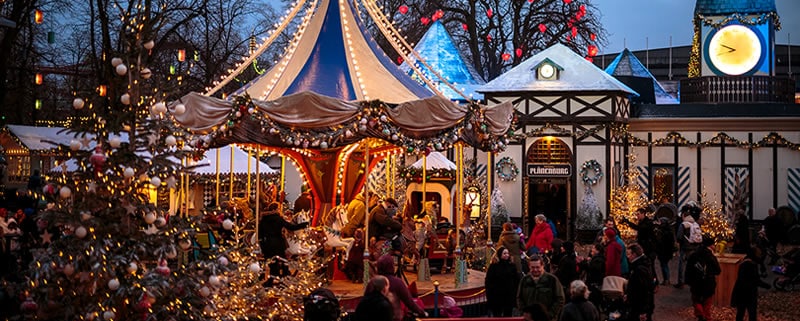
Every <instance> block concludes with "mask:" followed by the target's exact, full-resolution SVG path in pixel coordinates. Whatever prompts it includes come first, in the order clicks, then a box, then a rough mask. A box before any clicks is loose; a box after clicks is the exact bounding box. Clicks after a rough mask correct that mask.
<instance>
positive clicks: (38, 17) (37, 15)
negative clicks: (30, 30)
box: [33, 9, 44, 25]
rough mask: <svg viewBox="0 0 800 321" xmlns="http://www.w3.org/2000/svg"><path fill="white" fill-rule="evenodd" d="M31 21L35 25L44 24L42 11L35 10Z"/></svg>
mask: <svg viewBox="0 0 800 321" xmlns="http://www.w3.org/2000/svg"><path fill="white" fill-rule="evenodd" d="M33 21H34V22H36V24H37V25H38V24H41V23H42V22H44V13H43V12H42V10H39V9H36V10H35V11H34V12H33Z"/></svg>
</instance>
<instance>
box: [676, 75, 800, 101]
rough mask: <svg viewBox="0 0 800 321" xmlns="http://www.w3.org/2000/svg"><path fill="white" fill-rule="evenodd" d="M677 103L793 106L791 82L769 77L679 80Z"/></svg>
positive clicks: (711, 77)
mask: <svg viewBox="0 0 800 321" xmlns="http://www.w3.org/2000/svg"><path fill="white" fill-rule="evenodd" d="M680 93H681V103H684V104H685V103H755V102H770V103H793V102H794V93H795V80H794V79H792V78H786V77H770V76H735V77H719V76H706V77H695V78H686V79H683V80H681V89H680Z"/></svg>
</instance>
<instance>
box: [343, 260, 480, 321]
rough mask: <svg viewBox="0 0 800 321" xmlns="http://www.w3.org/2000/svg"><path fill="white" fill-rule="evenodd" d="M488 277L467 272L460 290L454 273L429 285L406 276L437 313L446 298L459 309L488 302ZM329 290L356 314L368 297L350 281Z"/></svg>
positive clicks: (413, 274)
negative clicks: (485, 286) (436, 307)
mask: <svg viewBox="0 0 800 321" xmlns="http://www.w3.org/2000/svg"><path fill="white" fill-rule="evenodd" d="M485 277H486V273H484V272H481V271H477V270H467V280H466V281H467V282H466V283H464V284H459V285H458V287H456V276H455V274H453V273H443V274H431V279H430V280H429V281H418V280H417V273H416V272H405V278H406V280H408V283H409V284H410V283H411V282H414V281H416V282H417V290H418V292H419V297H420V298H422V301H423V302H425V308H426V309H433V306H434V300H437V299H438V301H439V306H441V304H442V298H443V297H444V296H445V295H447V296H450V297H452V298H453V299H455V300H456V304H457V305H459V306H468V305H475V304H481V303H484V302H486V291H485V290H484V279H485ZM436 281H438V283H439V293H438V294H437V293H435V286H434V282H436ZM327 288H328V289H330V290H331V291H333V293H334V294H336V296H337V297H339V303H340V304H341V305H342V307H343V308H344V309H345V310H346V311H348V312H352V311H355V309H356V306H358V302H359V301H360V300H361V297H362V296H363V294H364V284H362V283H353V282H352V281H350V280H333V281H332V283H331V284H330V285H328V286H327Z"/></svg>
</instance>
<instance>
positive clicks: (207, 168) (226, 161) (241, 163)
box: [189, 145, 277, 175]
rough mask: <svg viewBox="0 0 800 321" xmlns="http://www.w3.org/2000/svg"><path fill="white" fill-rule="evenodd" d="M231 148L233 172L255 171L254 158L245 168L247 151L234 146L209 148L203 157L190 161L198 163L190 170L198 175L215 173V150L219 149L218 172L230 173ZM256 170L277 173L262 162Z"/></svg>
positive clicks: (264, 172)
mask: <svg viewBox="0 0 800 321" xmlns="http://www.w3.org/2000/svg"><path fill="white" fill-rule="evenodd" d="M231 149H232V150H233V173H234V174H247V172H255V171H256V163H255V160H253V161H251V163H250V168H249V170H248V168H247V156H248V155H247V152H245V151H243V150H242V149H241V148H238V147H236V146H231V145H228V146H223V147H220V148H214V149H209V150H207V151H206V152H205V155H203V159H201V160H199V161H197V162H194V163H190V164H189V165H190V166H192V165H199V166H198V167H195V168H193V169H192V172H193V173H195V174H199V175H212V174H216V173H217V150H219V172H220V173H227V174H230V172H231ZM253 156H255V155H253ZM258 166H259V168H258V170H259V171H260V172H261V173H262V174H273V173H277V171H276V170H274V169H272V168H270V167H269V165H267V164H266V163H264V162H261V164H259V165H258Z"/></svg>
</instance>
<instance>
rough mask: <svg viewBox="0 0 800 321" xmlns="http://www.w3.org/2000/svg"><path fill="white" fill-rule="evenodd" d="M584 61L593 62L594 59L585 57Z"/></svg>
mask: <svg viewBox="0 0 800 321" xmlns="http://www.w3.org/2000/svg"><path fill="white" fill-rule="evenodd" d="M586 61H588V62H594V59H592V57H586Z"/></svg>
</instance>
